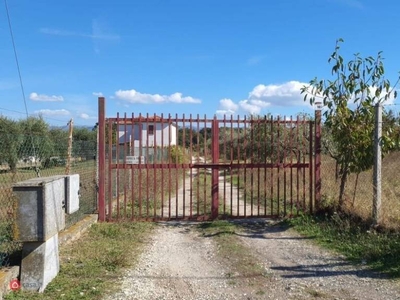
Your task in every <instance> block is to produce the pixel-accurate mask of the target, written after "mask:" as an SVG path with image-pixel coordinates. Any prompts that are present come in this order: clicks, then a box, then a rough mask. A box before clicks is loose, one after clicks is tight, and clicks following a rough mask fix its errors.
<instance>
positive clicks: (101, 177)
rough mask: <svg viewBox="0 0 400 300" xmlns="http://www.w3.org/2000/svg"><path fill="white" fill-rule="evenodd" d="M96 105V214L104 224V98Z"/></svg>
mask: <svg viewBox="0 0 400 300" xmlns="http://www.w3.org/2000/svg"><path fill="white" fill-rule="evenodd" d="M98 105H99V114H98V118H99V119H98V122H99V126H98V128H97V130H98V135H97V136H98V138H97V143H98V148H99V153H98V156H99V157H98V164H99V166H98V170H99V183H98V184H99V186H98V204H97V205H98V212H99V221H100V222H104V221H105V220H106V210H105V185H106V180H105V179H106V178H105V175H106V173H105V165H106V151H105V146H106V145H105V140H106V137H105V121H106V118H105V99H104V97H99V98H98Z"/></svg>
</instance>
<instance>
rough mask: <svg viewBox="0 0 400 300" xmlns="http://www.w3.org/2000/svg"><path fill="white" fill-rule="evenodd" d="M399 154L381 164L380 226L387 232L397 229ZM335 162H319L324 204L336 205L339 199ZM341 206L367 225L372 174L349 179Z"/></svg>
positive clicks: (399, 223)
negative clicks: (387, 230)
mask: <svg viewBox="0 0 400 300" xmlns="http://www.w3.org/2000/svg"><path fill="white" fill-rule="evenodd" d="M399 168H400V152H393V153H390V154H388V155H387V156H386V157H385V158H384V159H383V163H382V206H381V209H382V210H381V217H382V219H381V221H382V225H383V226H384V227H386V228H390V229H396V230H399V229H400V202H399V199H400V176H399ZM335 171H336V165H335V161H334V160H333V159H331V158H329V157H327V156H324V157H323V160H322V195H323V197H324V201H326V202H328V203H327V204H328V205H329V204H332V203H333V204H335V203H337V199H338V197H339V184H340V182H339V179H336V177H335ZM345 200H346V201H345V205H346V209H347V210H348V211H349V212H352V213H354V214H356V215H358V216H360V217H361V218H362V219H364V220H366V221H368V220H370V219H371V216H372V204H373V184H372V170H368V171H365V172H362V173H360V174H359V175H358V181H357V175H356V174H352V175H351V176H350V177H349V180H348V183H347V186H346V192H345Z"/></svg>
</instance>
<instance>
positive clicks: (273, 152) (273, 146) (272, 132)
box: [270, 116, 275, 215]
mask: <svg viewBox="0 0 400 300" xmlns="http://www.w3.org/2000/svg"><path fill="white" fill-rule="evenodd" d="M270 124H271V130H270V131H271V154H270V155H271V162H272V161H274V159H273V158H274V155H275V145H274V122H273V117H272V116H271V123H270ZM270 183H271V199H270V201H271V204H270V206H271V211H270V214H271V215H272V214H273V213H274V200H275V199H274V196H275V195H274V170H273V169H271V176H270Z"/></svg>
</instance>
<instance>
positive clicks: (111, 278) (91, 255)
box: [5, 222, 154, 300]
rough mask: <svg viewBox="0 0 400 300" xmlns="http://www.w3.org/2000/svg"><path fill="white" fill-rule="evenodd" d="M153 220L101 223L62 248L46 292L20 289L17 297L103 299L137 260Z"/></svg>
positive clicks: (9, 298) (8, 298) (9, 297)
mask: <svg viewBox="0 0 400 300" xmlns="http://www.w3.org/2000/svg"><path fill="white" fill-rule="evenodd" d="M153 226H154V225H153V224H152V223H146V222H136V223H98V224H94V225H93V226H92V227H91V228H90V229H89V231H88V232H87V233H85V234H84V236H82V238H80V239H79V240H78V241H75V242H73V243H71V244H69V245H67V246H65V247H63V248H62V249H61V251H60V263H61V270H60V273H59V275H58V276H57V277H56V278H55V279H54V280H53V281H52V282H51V283H50V284H49V285H48V286H47V288H46V290H45V291H44V293H43V294H38V293H32V292H25V291H18V292H13V293H10V294H8V295H7V296H5V299H6V300H14V299H33V300H36V299H43V300H47V299H48V300H50V299H68V300H69V299H71V300H72V299H83V300H85V299H102V298H103V297H104V294H106V293H110V292H111V291H113V289H114V288H117V287H118V282H117V280H118V278H119V277H120V276H121V275H122V274H123V271H124V270H125V268H127V267H130V266H132V265H133V264H135V262H136V259H137V258H138V256H139V253H140V252H141V250H142V246H143V244H144V242H145V241H146V237H147V236H148V235H149V233H150V232H151V230H152V228H153Z"/></svg>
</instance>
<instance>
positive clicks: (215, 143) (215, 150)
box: [211, 116, 219, 219]
mask: <svg viewBox="0 0 400 300" xmlns="http://www.w3.org/2000/svg"><path fill="white" fill-rule="evenodd" d="M211 145H212V162H213V164H214V166H213V169H212V206H211V218H212V219H216V218H217V217H218V204H219V203H218V172H219V169H218V167H217V166H216V164H218V162H219V126H218V120H217V117H216V116H214V120H213V123H212V140H211Z"/></svg>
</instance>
